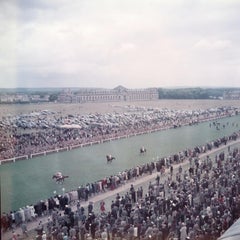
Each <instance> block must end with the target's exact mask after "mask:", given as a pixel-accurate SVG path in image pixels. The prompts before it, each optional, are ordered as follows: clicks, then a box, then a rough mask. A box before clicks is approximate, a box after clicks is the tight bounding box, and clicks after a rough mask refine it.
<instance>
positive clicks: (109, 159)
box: [106, 155, 116, 163]
mask: <svg viewBox="0 0 240 240" xmlns="http://www.w3.org/2000/svg"><path fill="white" fill-rule="evenodd" d="M106 158H107V163H111V162H112V160H115V159H116V158H115V157H112V156H111V155H106Z"/></svg>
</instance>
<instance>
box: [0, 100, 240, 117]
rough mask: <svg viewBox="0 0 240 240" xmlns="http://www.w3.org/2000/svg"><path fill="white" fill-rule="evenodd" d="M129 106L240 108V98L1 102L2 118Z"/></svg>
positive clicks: (108, 110)
mask: <svg viewBox="0 0 240 240" xmlns="http://www.w3.org/2000/svg"><path fill="white" fill-rule="evenodd" d="M128 106H138V107H146V108H149V107H152V108H168V109H172V110H187V109H208V108H216V107H221V106H235V107H237V108H240V100H158V101H145V102H143V101H138V102H111V103H110V102H107V103H83V104H60V103H44V104H0V118H2V117H3V116H7V115H18V114H20V113H30V112H34V111H40V110H50V111H54V112H58V113H59V114H62V115H65V114H87V113H96V112H97V113H107V112H109V113H111V112H126V111H127V108H128Z"/></svg>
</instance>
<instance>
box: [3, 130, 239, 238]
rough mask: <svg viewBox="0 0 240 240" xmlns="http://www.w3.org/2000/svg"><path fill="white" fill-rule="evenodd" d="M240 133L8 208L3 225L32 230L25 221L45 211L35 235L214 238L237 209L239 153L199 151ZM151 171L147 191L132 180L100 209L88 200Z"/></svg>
mask: <svg viewBox="0 0 240 240" xmlns="http://www.w3.org/2000/svg"><path fill="white" fill-rule="evenodd" d="M238 137H239V132H237V133H234V134H232V135H231V136H229V137H224V138H221V139H217V140H216V141H213V142H210V143H206V144H205V145H203V146H197V147H195V148H194V149H189V150H184V151H182V152H179V153H177V154H174V155H171V156H169V157H165V158H161V159H158V160H157V161H156V162H151V163H147V164H143V165H141V166H138V167H135V168H132V169H130V170H126V171H125V172H123V173H121V174H119V175H116V176H110V177H106V178H105V179H103V180H101V181H99V182H96V183H93V184H87V185H86V186H81V187H80V188H78V189H76V190H75V191H72V192H69V193H65V194H64V195H62V196H61V195H56V196H54V197H51V198H49V199H47V200H46V201H40V202H38V203H37V204H35V205H34V206H27V207H25V208H21V209H20V210H19V211H14V212H11V213H9V214H4V215H3V216H2V218H1V223H2V226H3V229H4V230H5V231H6V230H14V227H16V226H21V227H22V231H23V236H26V237H27V235H28V233H27V227H26V226H27V223H28V222H29V221H36V220H37V219H40V218H41V217H42V216H43V215H48V216H49V219H48V222H47V224H42V222H41V221H40V222H39V225H38V227H37V228H36V229H35V231H36V239H54V240H55V239H56V240H65V239H81V240H84V239H106V240H109V239H159V240H165V239H172V240H173V239H176V240H178V239H179V240H186V239H191V240H192V239H194V240H195V239H217V237H219V236H220V234H221V233H223V232H224V231H225V230H226V229H227V228H228V227H229V226H230V225H231V224H232V223H233V222H234V221H235V220H236V219H237V218H238V217H239V216H240V211H239V209H240V180H239V177H240V168H239V160H240V153H239V149H238V148H232V149H231V148H230V147H228V148H227V151H222V152H221V153H218V154H216V156H215V158H214V159H212V158H211V157H210V156H206V157H205V158H204V159H202V158H199V154H201V153H207V152H208V151H209V150H212V149H213V148H219V146H221V145H226V144H227V143H228V141H232V140H237V138H238ZM186 161H188V162H187V164H183V163H186ZM176 164H178V165H177V166H179V167H178V168H176V167H175V168H174V167H173V166H176ZM165 169H168V171H166V172H165ZM153 172H157V173H158V174H157V178H156V179H155V181H154V182H150V183H149V186H148V189H147V191H145V192H144V191H143V188H142V187H139V188H138V189H135V187H134V186H133V185H131V188H130V189H129V191H128V192H127V193H126V194H122V195H120V194H117V195H116V199H115V200H114V201H112V203H111V206H110V210H109V211H107V210H106V209H107V207H106V206H105V205H104V202H102V203H101V206H100V209H95V208H96V207H95V206H94V204H93V203H92V202H91V197H92V196H94V195H96V194H100V193H101V192H104V191H110V190H113V189H115V188H118V187H119V186H121V185H122V184H124V183H126V181H129V180H132V179H134V178H140V177H141V176H143V175H146V174H152V173H153ZM83 201H85V202H88V206H87V208H84V207H82V206H81V203H82V202H83ZM73 203H75V204H76V205H75V204H73ZM75 206H76V210H73V208H74V207H75ZM14 237H16V236H14ZM16 238H17V237H16Z"/></svg>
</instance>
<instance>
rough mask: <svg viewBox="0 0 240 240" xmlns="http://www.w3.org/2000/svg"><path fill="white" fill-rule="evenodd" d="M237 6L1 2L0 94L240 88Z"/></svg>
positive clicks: (194, 0)
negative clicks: (37, 89)
mask: <svg viewBox="0 0 240 240" xmlns="http://www.w3.org/2000/svg"><path fill="white" fill-rule="evenodd" d="M239 12H240V1H239V0H16V1H15V0H0V87H1V88H8V87H10V88H15V87H104V88H114V87H116V86H117V85H123V86H125V87H127V88H147V87H174V86H177V87H185V86H188V87H195V86H204V87H205V86H206V87H240V27H239V26H240V14H239Z"/></svg>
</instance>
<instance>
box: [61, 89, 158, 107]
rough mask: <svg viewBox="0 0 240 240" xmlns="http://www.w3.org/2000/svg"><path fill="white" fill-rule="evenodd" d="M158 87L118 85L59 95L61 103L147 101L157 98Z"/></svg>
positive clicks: (69, 91)
mask: <svg viewBox="0 0 240 240" xmlns="http://www.w3.org/2000/svg"><path fill="white" fill-rule="evenodd" d="M157 99H159V97H158V90H157V88H147V89H127V88H125V87H123V86H118V87H116V88H114V89H95V88H94V89H91V88H89V89H80V90H78V91H76V92H75V93H73V92H72V91H71V90H64V91H63V92H62V93H61V94H59V96H58V102H61V103H85V102H118V101H147V100H157Z"/></svg>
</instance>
